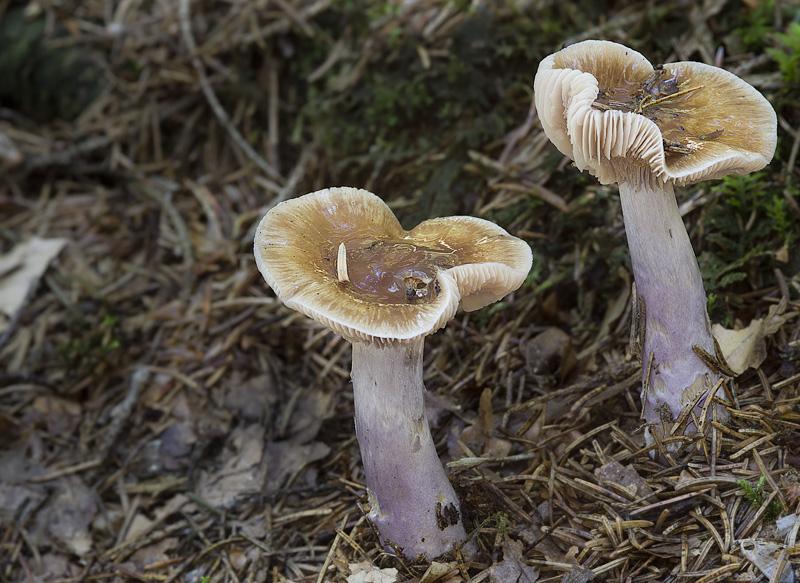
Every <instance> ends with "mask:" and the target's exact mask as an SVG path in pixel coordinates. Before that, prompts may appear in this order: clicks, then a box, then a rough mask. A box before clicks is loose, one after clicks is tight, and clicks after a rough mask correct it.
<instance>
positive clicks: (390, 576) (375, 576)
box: [347, 561, 397, 583]
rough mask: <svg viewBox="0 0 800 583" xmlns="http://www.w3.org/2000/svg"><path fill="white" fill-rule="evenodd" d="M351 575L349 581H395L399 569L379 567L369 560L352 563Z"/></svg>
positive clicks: (386, 582)
mask: <svg viewBox="0 0 800 583" xmlns="http://www.w3.org/2000/svg"><path fill="white" fill-rule="evenodd" d="M350 573H351V574H350V575H349V576H348V577H347V583H395V581H397V569H395V568H393V567H392V568H389V569H378V568H377V567H375V566H374V565H373V564H372V563H370V562H369V561H361V562H360V563H350Z"/></svg>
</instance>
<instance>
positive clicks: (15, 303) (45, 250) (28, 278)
mask: <svg viewBox="0 0 800 583" xmlns="http://www.w3.org/2000/svg"><path fill="white" fill-rule="evenodd" d="M66 244H67V239H42V238H40V237H32V238H31V239H29V240H28V241H25V242H23V243H19V244H18V245H16V246H15V247H14V248H13V249H12V250H11V252H9V253H6V254H5V255H2V256H0V332H3V331H4V330H5V329H6V328H7V327H8V325H9V323H10V322H11V319H12V318H13V317H14V316H15V315H16V313H17V311H19V310H20V309H22V306H23V304H24V303H25V300H26V298H27V297H28V290H29V289H30V288H31V287H32V286H35V285H36V284H37V282H38V281H39V278H40V277H42V274H44V272H45V271H46V270H47V266H48V265H49V264H50V262H51V261H52V260H53V259H54V258H55V257H56V256H57V255H58V254H59V253H61V250H62V249H63V248H64V245H66Z"/></svg>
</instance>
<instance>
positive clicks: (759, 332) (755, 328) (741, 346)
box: [712, 302, 797, 374]
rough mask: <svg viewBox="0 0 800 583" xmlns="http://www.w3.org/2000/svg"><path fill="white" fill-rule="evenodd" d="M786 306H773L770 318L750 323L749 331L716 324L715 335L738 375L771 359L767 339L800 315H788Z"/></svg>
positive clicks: (790, 313) (727, 359)
mask: <svg viewBox="0 0 800 583" xmlns="http://www.w3.org/2000/svg"><path fill="white" fill-rule="evenodd" d="M785 310H786V303H785V302H781V303H780V304H777V305H774V306H771V307H770V309H769V312H768V313H767V316H766V317H764V318H757V319H755V320H753V321H752V322H750V325H749V326H747V327H746V328H741V329H739V330H729V329H727V328H724V327H722V326H720V325H719V324H714V325H713V326H712V332H713V334H714V337H715V338H716V339H717V341H718V342H719V346H720V349H722V354H723V355H724V356H725V360H726V361H727V362H728V366H730V368H731V369H732V370H733V371H734V372H735V373H737V374H742V373H743V372H744V371H746V370H747V369H748V368H758V367H759V366H760V365H761V363H762V362H764V360H765V359H766V358H767V344H766V341H765V339H766V338H768V337H769V336H771V335H772V334H774V333H775V332H776V331H777V330H778V329H779V328H780V327H781V326H782V325H783V324H784V322H786V321H787V320H789V319H791V318H794V317H795V316H797V312H789V313H784V312H785Z"/></svg>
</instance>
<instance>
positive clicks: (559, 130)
mask: <svg viewBox="0 0 800 583" xmlns="http://www.w3.org/2000/svg"><path fill="white" fill-rule="evenodd" d="M534 90H535V99H536V107H537V111H538V113H539V119H540V120H541V123H542V127H543V129H544V131H545V133H546V134H547V136H548V137H549V138H550V140H551V141H552V142H553V143H554V144H555V145H556V147H557V148H558V149H559V150H560V151H561V152H562V153H563V154H565V155H567V156H569V157H571V158H572V159H573V160H574V161H575V164H576V166H577V167H578V168H579V169H581V170H584V169H587V170H589V172H591V173H592V174H593V175H594V176H596V177H597V178H598V180H600V182H601V183H603V184H609V183H612V182H619V178H620V176H619V174H618V168H616V166H617V165H618V164H619V163H620V160H623V159H624V160H627V161H630V160H633V161H636V162H637V163H640V164H642V165H644V166H646V168H649V169H650V171H651V172H652V175H653V177H654V178H655V179H656V180H657V181H660V182H665V181H672V182H674V183H675V184H679V185H683V184H691V183H694V182H698V181H701V180H708V179H713V178H721V177H722V176H725V175H728V174H747V173H749V172H753V171H755V170H759V169H761V168H763V167H764V166H766V165H767V164H768V163H769V162H770V160H771V159H772V156H773V154H774V152H775V145H776V140H777V137H776V127H777V118H776V116H775V111H774V110H773V109H772V107H771V106H770V104H769V102H768V101H767V100H766V99H765V98H764V97H763V96H762V95H761V93H759V92H758V91H757V90H756V89H754V88H753V87H752V86H750V85H749V84H748V83H746V82H745V81H742V80H741V79H739V78H738V77H737V76H736V75H734V74H732V73H729V72H728V71H725V70H723V69H719V68H717V67H712V66H710V65H705V64H703V63H696V62H682V63H671V64H666V65H663V66H658V67H656V68H654V67H653V66H652V65H651V64H650V62H649V61H648V60H647V59H645V58H644V57H643V56H642V55H641V54H639V53H638V52H636V51H634V50H632V49H630V48H628V47H625V46H623V45H620V44H617V43H613V42H608V41H584V42H580V43H577V44H574V45H571V46H569V47H567V48H565V49H563V50H561V51H559V52H557V53H555V54H553V55H550V56H549V57H547V58H546V59H544V60H543V61H542V62H541V64H540V65H539V70H538V72H537V74H536V79H535V81H534ZM627 171H628V169H627V168H626V170H625V172H627Z"/></svg>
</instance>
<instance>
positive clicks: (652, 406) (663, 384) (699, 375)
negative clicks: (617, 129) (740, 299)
mask: <svg viewBox="0 0 800 583" xmlns="http://www.w3.org/2000/svg"><path fill="white" fill-rule="evenodd" d="M633 166H634V167H633V168H631V169H629V171H628V172H626V174H627V175H628V176H629V179H627V180H621V181H620V183H619V191H620V200H621V202H622V214H623V216H624V218H625V233H626V234H627V237H628V247H629V248H630V253H631V264H632V267H633V275H634V278H635V280H636V293H637V296H638V299H639V301H640V302H641V304H643V308H642V307H640V310H641V312H643V315H644V322H642V323H640V326H643V327H644V330H643V334H641V335H640V336H641V337H643V339H644V341H643V343H642V346H641V350H642V354H641V357H642V363H643V370H642V382H643V389H642V407H643V410H644V412H643V415H644V419H645V421H646V422H647V423H649V424H654V425H653V426H651V430H652V428H654V427H661V430H662V433H661V434H660V435H662V436H667V435H669V433H670V429H671V426H672V421H674V420H675V419H676V418H677V417H678V415H679V414H680V412H681V411H682V410H683V408H684V407H685V406H686V405H687V404H690V403H692V402H694V401H695V399H696V398H697V397H698V395H700V394H701V393H705V392H707V391H708V390H709V389H710V388H711V387H712V385H713V384H714V382H716V380H717V379H719V377H720V374H719V372H718V371H714V370H711V369H710V368H709V367H708V365H707V364H706V363H705V362H703V360H701V358H700V357H699V356H698V354H697V353H696V352H695V350H694V349H693V347H694V346H699V347H700V348H702V349H703V350H705V351H706V352H707V353H709V354H712V355H713V354H715V351H714V339H713V337H712V335H711V323H710V321H709V319H708V311H707V309H706V294H705V291H704V290H703V280H702V277H701V276H700V269H699V267H698V265H697V259H696V258H695V254H694V250H693V249H692V244H691V241H690V240H689V235H688V233H687V232H686V227H685V225H684V223H683V219H682V218H681V215H680V211H679V210H678V204H677V202H676V200H675V195H674V193H673V188H672V184H671V183H669V182H668V183H666V184H665V185H658V184H655V182H656V180H655V179H654V178H653V177H652V175H650V173H649V171H647V170H645V169H643V168H642V167H641V166H638V165H633ZM651 355H652V356H651ZM651 358H652V361H651ZM702 405H703V399H700V400H699V401H698V405H697V407H696V410H695V413H696V414H698V415H699V412H700V408H701V407H702ZM693 426H694V424H693V423H692V422H690V424H689V429H691V428H692V427H693ZM683 434H684V431H683V430H681V431H680V432H679V433H678V435H683ZM647 437H648V441H649V442H651V441H652V438H651V436H650V435H649V434H647Z"/></svg>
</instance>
